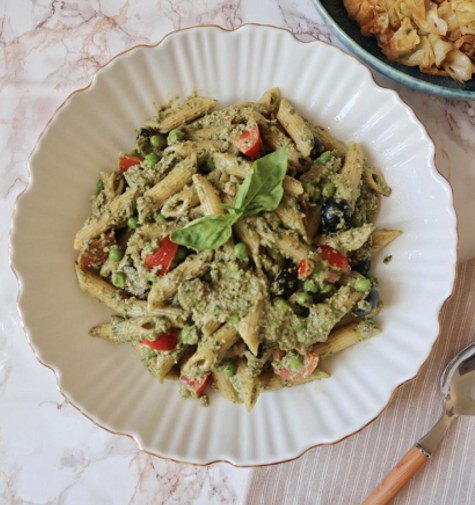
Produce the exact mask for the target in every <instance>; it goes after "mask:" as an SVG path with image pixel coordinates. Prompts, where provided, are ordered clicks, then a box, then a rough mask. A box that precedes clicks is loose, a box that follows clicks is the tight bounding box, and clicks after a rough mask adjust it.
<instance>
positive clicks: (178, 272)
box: [147, 251, 213, 312]
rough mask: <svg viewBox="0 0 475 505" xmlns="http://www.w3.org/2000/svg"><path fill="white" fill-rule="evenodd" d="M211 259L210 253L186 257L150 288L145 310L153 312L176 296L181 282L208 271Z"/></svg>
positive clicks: (211, 253) (203, 252)
mask: <svg viewBox="0 0 475 505" xmlns="http://www.w3.org/2000/svg"><path fill="white" fill-rule="evenodd" d="M212 257H213V252H212V251H201V252H200V253H198V254H195V255H194V256H190V257H188V258H187V259H186V260H185V261H184V262H183V263H181V264H180V265H178V266H177V267H176V268H174V269H173V270H172V271H171V272H170V273H168V274H166V275H164V276H163V277H159V278H158V279H157V280H156V282H155V284H154V285H153V286H152V289H151V290H150V293H149V295H148V300H147V310H148V311H149V312H153V311H154V310H155V309H156V308H157V307H160V306H161V305H163V304H164V303H165V302H166V301H167V300H169V299H170V298H171V297H172V296H174V295H175V294H176V292H177V291H178V287H179V285H180V283H181V282H182V281H184V280H185V279H186V278H188V277H200V276H201V275H204V274H205V273H206V272H207V271H208V270H209V266H208V262H209V261H211V259H212Z"/></svg>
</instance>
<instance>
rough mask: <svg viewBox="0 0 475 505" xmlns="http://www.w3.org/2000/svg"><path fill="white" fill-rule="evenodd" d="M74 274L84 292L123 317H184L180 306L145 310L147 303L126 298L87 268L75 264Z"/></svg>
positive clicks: (175, 318)
mask: <svg viewBox="0 0 475 505" xmlns="http://www.w3.org/2000/svg"><path fill="white" fill-rule="evenodd" d="M76 276H77V279H78V284H79V287H80V288H81V290H82V291H84V292H85V293H88V294H89V295H91V296H92V297H93V298H96V299H97V300H99V301H100V302H102V303H103V304H104V305H106V306H107V307H109V308H110V309H112V310H114V311H115V312H117V313H118V314H120V315H121V316H124V317H139V316H144V315H155V316H165V317H168V318H170V319H171V320H175V321H179V320H183V318H184V311H183V310H182V309H181V308H180V307H160V306H157V307H155V308H154V310H153V311H152V312H147V303H146V302H145V301H143V300H137V299H136V298H133V297H131V298H126V297H125V296H123V294H122V293H123V292H122V291H121V290H120V289H117V288H115V287H114V286H112V285H111V284H109V283H108V282H107V281H105V280H104V279H102V278H101V277H99V276H98V275H96V274H93V273H92V272H89V271H88V270H81V269H80V268H79V266H78V265H76Z"/></svg>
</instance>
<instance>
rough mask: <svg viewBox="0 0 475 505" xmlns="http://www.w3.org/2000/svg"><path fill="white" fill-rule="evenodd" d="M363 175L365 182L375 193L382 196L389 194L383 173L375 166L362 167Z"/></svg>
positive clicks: (389, 189)
mask: <svg viewBox="0 0 475 505" xmlns="http://www.w3.org/2000/svg"><path fill="white" fill-rule="evenodd" d="M363 176H364V180H365V182H366V184H367V185H368V186H369V187H370V188H371V189H372V190H373V191H376V193H379V194H380V195H383V196H386V197H387V196H391V188H390V187H389V186H388V185H387V183H386V180H385V179H384V175H383V174H382V172H381V170H378V169H377V168H368V167H365V168H364V169H363Z"/></svg>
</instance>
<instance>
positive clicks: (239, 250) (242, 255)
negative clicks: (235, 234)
mask: <svg viewBox="0 0 475 505" xmlns="http://www.w3.org/2000/svg"><path fill="white" fill-rule="evenodd" d="M234 254H235V255H236V258H237V259H238V260H245V259H246V258H247V245H246V244H245V243H244V242H238V243H237V244H236V245H235V246H234Z"/></svg>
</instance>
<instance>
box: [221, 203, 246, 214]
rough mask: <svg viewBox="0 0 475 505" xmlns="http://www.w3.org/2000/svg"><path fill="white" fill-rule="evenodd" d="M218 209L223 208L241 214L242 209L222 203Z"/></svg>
mask: <svg viewBox="0 0 475 505" xmlns="http://www.w3.org/2000/svg"><path fill="white" fill-rule="evenodd" d="M218 207H221V208H222V209H226V210H229V212H238V213H239V212H241V210H240V209H238V208H237V207H233V206H232V205H228V204H227V203H220V204H218Z"/></svg>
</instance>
